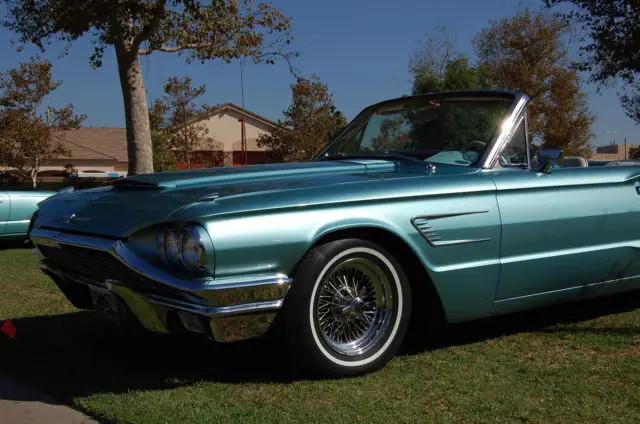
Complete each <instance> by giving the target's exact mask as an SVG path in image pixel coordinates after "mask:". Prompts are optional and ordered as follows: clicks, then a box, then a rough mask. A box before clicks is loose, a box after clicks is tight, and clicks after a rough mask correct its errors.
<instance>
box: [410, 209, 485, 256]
mask: <svg viewBox="0 0 640 424" xmlns="http://www.w3.org/2000/svg"><path fill="white" fill-rule="evenodd" d="M488 212H489V211H469V212H455V213H444V214H434V215H421V216H416V217H413V218H411V224H413V226H414V227H415V228H416V230H418V232H420V234H422V236H423V237H424V238H425V239H426V240H427V241H428V242H429V244H431V245H432V246H434V247H442V246H453V245H458V244H469V243H481V242H485V241H489V240H491V238H479V239H457V240H442V236H440V234H439V233H438V232H437V231H436V230H434V229H433V228H432V225H431V222H432V221H434V220H438V219H443V218H452V217H456V216H464V215H475V214H479V213H488Z"/></svg>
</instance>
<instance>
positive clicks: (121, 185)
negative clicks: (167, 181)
mask: <svg viewBox="0 0 640 424" xmlns="http://www.w3.org/2000/svg"><path fill="white" fill-rule="evenodd" d="M111 185H113V187H115V188H116V189H134V190H155V189H159V188H161V186H160V185H159V184H157V183H155V182H153V181H140V180H136V179H134V178H123V179H121V180H115V181H114V182H113V183H112V184H111Z"/></svg>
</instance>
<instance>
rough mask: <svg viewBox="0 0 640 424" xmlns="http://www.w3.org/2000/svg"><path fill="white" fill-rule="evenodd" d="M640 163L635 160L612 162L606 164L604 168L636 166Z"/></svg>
mask: <svg viewBox="0 0 640 424" xmlns="http://www.w3.org/2000/svg"><path fill="white" fill-rule="evenodd" d="M638 165H640V161H637V160H614V161H613V162H609V163H607V164H606V165H605V166H638Z"/></svg>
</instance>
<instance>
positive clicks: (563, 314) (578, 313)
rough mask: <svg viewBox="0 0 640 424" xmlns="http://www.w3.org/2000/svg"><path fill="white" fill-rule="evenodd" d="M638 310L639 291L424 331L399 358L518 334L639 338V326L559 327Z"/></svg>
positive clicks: (404, 348)
mask: <svg viewBox="0 0 640 424" xmlns="http://www.w3.org/2000/svg"><path fill="white" fill-rule="evenodd" d="M638 308H640V290H636V291H632V292H627V293H623V294H617V295H613V296H609V297H603V298H599V299H590V300H583V301H579V302H574V303H565V304H559V305H556V306H551V307H545V308H540V309H535V310H531V311H525V312H518V313H513V314H508V315H502V316H496V317H491V318H486V319H482V320H476V321H470V322H464V323H460V324H455V325H450V326H448V327H445V328H441V329H435V330H427V332H428V333H429V336H427V337H419V336H418V335H417V334H415V332H414V334H411V335H410V337H409V340H408V341H407V343H405V346H404V347H403V349H402V352H401V354H405V355H412V354H419V353H421V352H424V351H427V350H433V349H439V348H443V347H447V346H455V345H464V344H469V343H474V342H479V341H482V340H487V339H493V338H497V337H501V336H507V335H512V334H517V333H522V332H539V333H594V334H627V335H638V334H640V326H638V327H629V328H589V327H579V328H576V327H563V326H562V324H571V323H578V322H581V321H588V320H591V319H595V318H598V317H602V316H607V315H613V314H619V313H622V312H629V311H633V310H635V309H638Z"/></svg>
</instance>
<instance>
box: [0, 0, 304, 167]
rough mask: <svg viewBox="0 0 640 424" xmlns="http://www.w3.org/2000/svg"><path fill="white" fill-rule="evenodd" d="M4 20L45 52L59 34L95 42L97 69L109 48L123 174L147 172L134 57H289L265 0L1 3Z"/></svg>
mask: <svg viewBox="0 0 640 424" xmlns="http://www.w3.org/2000/svg"><path fill="white" fill-rule="evenodd" d="M0 1H2V2H3V3H5V4H6V5H7V9H8V14H7V19H6V20H5V21H4V25H5V26H6V27H7V28H9V29H11V30H13V31H15V32H16V33H18V34H19V41H20V43H21V44H22V45H24V44H25V43H27V42H33V43H35V44H36V45H37V46H38V47H40V49H42V50H43V51H44V50H45V48H46V47H47V46H48V45H49V44H50V43H51V42H52V40H53V39H54V38H56V37H57V38H58V39H60V40H62V41H63V42H66V43H67V46H68V45H69V44H70V43H71V42H73V41H75V40H77V39H78V38H80V37H82V36H84V35H87V34H88V35H90V36H91V37H92V42H93V43H94V45H95V50H94V53H93V55H91V57H90V58H89V61H90V63H91V65H92V66H93V67H99V66H102V63H103V62H102V61H103V55H104V51H105V49H107V48H108V47H109V46H113V48H114V49H115V53H116V59H117V65H118V74H119V76H120V85H121V89H122V95H123V101H124V112H125V122H126V127H127V150H128V159H129V174H130V175H134V174H139V173H149V172H153V159H152V144H151V131H150V126H149V111H148V105H147V98H146V97H147V96H146V90H145V87H144V81H143V77H142V72H141V70H140V63H139V60H138V56H140V55H142V56H144V55H149V54H151V53H153V52H167V53H179V54H180V53H182V54H186V61H187V62H191V61H193V60H198V61H201V62H205V61H207V60H211V59H216V58H218V59H222V60H224V61H227V62H229V61H231V60H233V59H237V58H240V57H250V58H252V59H253V60H254V61H255V62H267V63H273V61H274V60H275V59H276V58H277V57H284V58H285V59H288V58H289V57H291V55H292V54H291V53H287V52H286V51H285V49H286V46H287V45H288V44H289V42H290V40H291V34H290V19H289V18H288V17H287V16H285V15H283V14H282V13H281V12H280V11H279V10H278V9H276V8H274V7H273V6H272V5H270V4H269V3H264V2H258V3H256V2H255V1H254V0H218V1H211V2H204V1H198V0H172V1H167V0H22V1H18V0H0Z"/></svg>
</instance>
